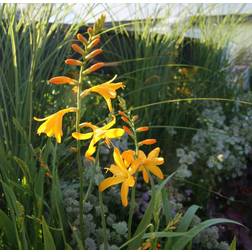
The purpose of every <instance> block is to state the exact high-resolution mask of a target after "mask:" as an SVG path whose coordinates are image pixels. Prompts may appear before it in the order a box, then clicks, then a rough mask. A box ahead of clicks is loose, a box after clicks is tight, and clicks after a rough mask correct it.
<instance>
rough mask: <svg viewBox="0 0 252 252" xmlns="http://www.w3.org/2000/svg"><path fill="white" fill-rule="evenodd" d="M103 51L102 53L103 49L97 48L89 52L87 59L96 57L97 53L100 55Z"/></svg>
mask: <svg viewBox="0 0 252 252" xmlns="http://www.w3.org/2000/svg"><path fill="white" fill-rule="evenodd" d="M101 53H102V49H96V50H94V51H93V52H91V53H89V54H88V55H87V56H86V57H85V59H86V60H90V59H92V58H94V57H95V56H97V55H99V54H101Z"/></svg>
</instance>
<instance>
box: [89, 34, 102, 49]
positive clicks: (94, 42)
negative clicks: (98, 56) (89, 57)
mask: <svg viewBox="0 0 252 252" xmlns="http://www.w3.org/2000/svg"><path fill="white" fill-rule="evenodd" d="M100 41H101V39H100V37H97V38H96V39H94V40H93V41H92V42H91V43H90V44H89V45H88V47H87V48H88V49H91V48H93V47H95V46H97V45H98V44H99V43H100Z"/></svg>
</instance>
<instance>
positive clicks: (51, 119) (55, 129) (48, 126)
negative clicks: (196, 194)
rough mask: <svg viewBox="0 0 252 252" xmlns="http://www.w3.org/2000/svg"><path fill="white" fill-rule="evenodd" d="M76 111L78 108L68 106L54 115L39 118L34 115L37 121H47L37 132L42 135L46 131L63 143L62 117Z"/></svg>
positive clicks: (49, 135) (48, 134)
mask: <svg viewBox="0 0 252 252" xmlns="http://www.w3.org/2000/svg"><path fill="white" fill-rule="evenodd" d="M69 112H76V108H66V109H62V110H60V111H58V112H56V113H54V114H52V115H49V116H47V117H45V118H41V119H40V118H37V117H34V120H36V121H39V122H40V121H45V122H44V123H42V124H41V125H40V126H39V128H38V130H37V133H38V134H39V135H40V134H41V133H45V134H46V135H47V136H48V137H53V136H54V137H55V138H56V140H57V142H58V143H61V137H62V136H63V131H62V119H63V116H64V115H65V114H66V113H69Z"/></svg>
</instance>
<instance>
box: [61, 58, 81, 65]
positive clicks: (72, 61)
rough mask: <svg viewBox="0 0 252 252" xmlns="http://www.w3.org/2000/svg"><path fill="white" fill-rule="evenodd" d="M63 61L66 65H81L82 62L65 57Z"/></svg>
mask: <svg viewBox="0 0 252 252" xmlns="http://www.w3.org/2000/svg"><path fill="white" fill-rule="evenodd" d="M65 63H66V64H67V65H72V66H82V62H81V61H79V60H75V59H66V60H65Z"/></svg>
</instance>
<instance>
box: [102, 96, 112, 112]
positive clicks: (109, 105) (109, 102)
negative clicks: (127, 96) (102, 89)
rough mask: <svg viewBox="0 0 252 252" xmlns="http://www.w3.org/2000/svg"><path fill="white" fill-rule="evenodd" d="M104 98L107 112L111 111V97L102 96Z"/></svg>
mask: <svg viewBox="0 0 252 252" xmlns="http://www.w3.org/2000/svg"><path fill="white" fill-rule="evenodd" d="M104 99H105V101H106V103H107V105H108V109H109V112H112V110H113V107H112V103H111V99H110V98H105V97H104Z"/></svg>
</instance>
